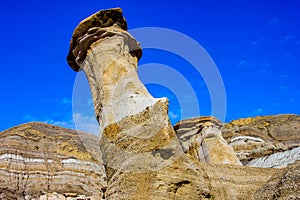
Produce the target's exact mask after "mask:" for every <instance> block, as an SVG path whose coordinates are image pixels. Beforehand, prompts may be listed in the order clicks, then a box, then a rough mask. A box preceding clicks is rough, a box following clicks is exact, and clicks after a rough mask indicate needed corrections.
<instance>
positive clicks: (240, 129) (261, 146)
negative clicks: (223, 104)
mask: <svg viewBox="0 0 300 200" xmlns="http://www.w3.org/2000/svg"><path fill="white" fill-rule="evenodd" d="M221 130H222V133H223V137H224V138H225V139H226V141H227V142H228V143H229V145H230V146H232V147H233V149H234V151H235V152H236V154H237V156H238V158H239V159H240V160H241V162H242V163H243V164H244V165H249V166H255V167H285V166H286V165H287V164H289V163H293V162H295V161H296V160H299V155H298V154H297V153H295V152H297V149H295V148H298V147H300V116H299V115H291V114H290V115H274V116H263V117H251V118H244V119H238V120H233V121H231V122H230V123H228V124H225V125H224V126H223V127H222V129H221Z"/></svg>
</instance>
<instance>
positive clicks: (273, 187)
mask: <svg viewBox="0 0 300 200" xmlns="http://www.w3.org/2000/svg"><path fill="white" fill-rule="evenodd" d="M275 199H276V200H286V199H295V200H297V199H300V161H297V162H295V163H293V164H290V165H289V166H288V167H286V168H283V169H281V170H280V171H278V172H276V173H275V174H274V176H273V177H272V178H271V179H270V180H269V181H268V182H267V183H266V184H265V185H264V186H263V187H261V188H259V189H258V190H257V191H256V192H255V194H254V196H253V200H275Z"/></svg>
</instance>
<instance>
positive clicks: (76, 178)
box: [0, 123, 107, 199]
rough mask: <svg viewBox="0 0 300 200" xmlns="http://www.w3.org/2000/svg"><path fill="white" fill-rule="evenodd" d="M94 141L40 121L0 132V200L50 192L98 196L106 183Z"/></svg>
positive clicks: (94, 137) (87, 136)
mask: <svg viewBox="0 0 300 200" xmlns="http://www.w3.org/2000/svg"><path fill="white" fill-rule="evenodd" d="M97 140H98V139H97V137H96V136H94V135H89V134H86V133H82V132H77V131H73V130H70V129H65V128H61V127H57V126H52V125H47V124H44V123H28V124H24V125H20V126H17V127H14V128H11V129H8V130H6V131H3V132H1V133H0V177H1V178H0V199H24V197H26V198H27V199H28V198H29V199H32V198H37V197H38V196H40V195H41V194H42V193H45V192H51V191H55V192H60V193H67V192H75V193H77V194H82V195H86V196H93V195H96V196H97V198H98V199H101V197H102V196H103V191H105V189H106V187H107V184H106V175H105V171H104V167H103V164H102V159H101V154H100V150H99V146H98V145H95V143H96V142H97ZM82 141H84V144H83V142H82Z"/></svg>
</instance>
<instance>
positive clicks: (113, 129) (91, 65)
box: [68, 9, 183, 199]
mask: <svg viewBox="0 0 300 200" xmlns="http://www.w3.org/2000/svg"><path fill="white" fill-rule="evenodd" d="M126 29H127V24H126V21H125V19H124V18H123V16H122V11H121V9H111V10H105V11H99V12H98V13H96V14H94V15H92V16H91V17H89V18H87V19H85V20H84V21H82V22H81V23H80V24H79V25H78V27H77V28H76V29H75V31H74V33H73V37H72V40H71V45H70V46H71V47H70V52H69V55H68V63H69V65H70V66H71V67H72V68H73V69H74V70H75V71H79V70H81V69H83V70H84V72H85V74H86V77H87V79H88V82H89V84H90V88H91V92H92V96H93V101H94V108H95V115H96V117H97V120H98V122H99V124H100V130H99V131H100V135H101V141H100V147H101V150H102V152H103V160H104V164H105V167H106V173H107V177H108V179H109V181H110V183H111V184H110V185H113V182H114V181H115V180H117V181H118V179H120V177H124V175H123V176H122V174H124V173H132V174H148V175H149V174H150V175H149V176H151V173H153V172H156V171H159V170H161V169H162V168H165V167H167V166H170V165H171V164H172V163H173V162H174V161H176V160H177V159H179V158H180V157H181V156H182V155H183V151H182V148H181V146H180V144H179V141H178V139H177V137H176V134H175V131H174V129H173V127H172V126H171V124H170V121H169V118H168V113H167V112H168V101H167V99H166V98H158V99H156V98H153V97H152V96H151V95H150V94H149V93H148V91H147V89H146V88H145V87H144V85H143V84H142V83H141V82H140V80H139V79H138V76H137V71H136V70H137V61H138V59H139V58H140V57H141V54H142V49H141V48H140V46H139V44H138V43H137V42H136V40H135V39H134V38H133V37H132V36H131V35H130V34H129V33H128V32H127V31H126ZM132 176H133V175H132ZM138 177H140V178H141V180H139V181H143V182H144V186H145V185H147V184H148V185H147V186H145V187H144V188H147V187H150V186H149V184H153V183H149V182H148V183H147V181H146V180H142V179H143V178H145V177H147V176H140V175H139V176H138ZM148 178H149V177H148ZM124 179H125V178H124ZM125 182H126V180H125ZM123 183H124V181H123ZM109 189H111V188H108V190H109ZM114 189H116V188H114ZM131 189H132V190H136V188H131ZM111 190H113V189H111ZM129 190H130V188H129ZM110 192H111V191H108V193H110ZM119 192H121V193H122V192H123V191H119ZM133 193H134V192H133V191H131V196H126V195H125V196H124V198H125V197H126V198H130V199H132V198H134V195H133V196H132V194H133ZM119 197H120V196H119ZM119 197H118V198H119Z"/></svg>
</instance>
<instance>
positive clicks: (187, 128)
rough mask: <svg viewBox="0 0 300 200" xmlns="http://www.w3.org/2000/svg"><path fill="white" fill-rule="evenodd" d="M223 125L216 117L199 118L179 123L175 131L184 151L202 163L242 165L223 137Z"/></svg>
mask: <svg viewBox="0 0 300 200" xmlns="http://www.w3.org/2000/svg"><path fill="white" fill-rule="evenodd" d="M222 125H223V124H222V123H221V122H220V121H219V120H218V119H216V118H214V117H197V118H193V119H187V120H182V121H180V122H178V123H177V124H175V126H174V129H175V131H176V133H177V137H178V138H179V140H180V143H181V146H182V148H183V151H184V152H185V153H187V154H190V155H191V156H193V157H194V158H196V159H197V160H199V161H200V162H209V163H222V164H232V165H241V163H240V161H239V160H238V158H237V156H236V154H235V152H234V151H233V149H232V147H230V146H229V145H228V144H227V142H226V141H225V140H224V138H223V137H222V133H221V131H220V128H221V127H222Z"/></svg>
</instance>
